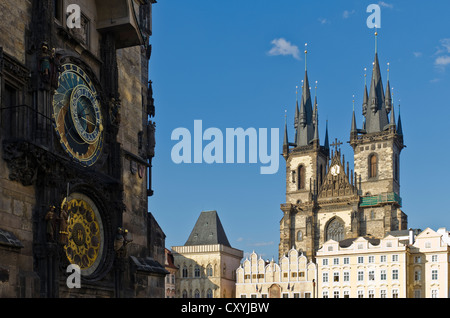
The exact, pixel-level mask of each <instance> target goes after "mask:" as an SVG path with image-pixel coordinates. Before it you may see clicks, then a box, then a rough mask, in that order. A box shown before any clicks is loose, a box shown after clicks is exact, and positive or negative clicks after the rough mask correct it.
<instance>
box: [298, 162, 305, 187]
mask: <svg viewBox="0 0 450 318" xmlns="http://www.w3.org/2000/svg"><path fill="white" fill-rule="evenodd" d="M305 178H306V176H305V166H303V165H301V166H299V167H298V171H297V179H298V184H297V186H298V190H304V189H305Z"/></svg>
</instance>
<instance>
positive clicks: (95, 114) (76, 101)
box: [53, 63, 103, 166]
mask: <svg viewBox="0 0 450 318" xmlns="http://www.w3.org/2000/svg"><path fill="white" fill-rule="evenodd" d="M53 118H54V122H55V129H56V133H57V135H58V137H59V140H60V142H61V146H62V147H63V148H64V150H65V151H66V152H67V153H68V154H69V156H70V157H72V158H73V159H74V160H75V161H77V162H79V163H80V164H82V165H83V166H92V165H93V164H94V163H95V162H96V161H97V159H98V158H99V156H100V154H101V150H102V147H103V119H102V114H101V109H100V104H99V102H98V96H97V90H96V89H95V87H94V84H93V83H92V81H91V79H90V78H89V77H88V75H87V74H86V72H85V71H84V70H83V69H82V68H80V67H79V66H77V65H74V64H70V63H67V64H63V65H62V66H61V73H60V76H59V79H58V88H57V89H56V92H55V94H54V96H53Z"/></svg>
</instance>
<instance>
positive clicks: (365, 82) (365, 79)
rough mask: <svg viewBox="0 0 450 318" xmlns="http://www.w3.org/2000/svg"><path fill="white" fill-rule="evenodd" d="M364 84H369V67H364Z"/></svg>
mask: <svg viewBox="0 0 450 318" xmlns="http://www.w3.org/2000/svg"><path fill="white" fill-rule="evenodd" d="M364 84H365V85H366V86H367V67H365V68H364Z"/></svg>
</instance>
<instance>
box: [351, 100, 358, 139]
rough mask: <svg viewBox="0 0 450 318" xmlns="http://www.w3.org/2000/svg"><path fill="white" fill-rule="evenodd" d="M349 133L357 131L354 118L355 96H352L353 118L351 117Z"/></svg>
mask: <svg viewBox="0 0 450 318" xmlns="http://www.w3.org/2000/svg"><path fill="white" fill-rule="evenodd" d="M350 132H351V133H357V132H358V129H357V128H356V116H355V95H353V116H352V130H351V131H350Z"/></svg>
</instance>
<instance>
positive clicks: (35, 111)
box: [0, 0, 165, 297]
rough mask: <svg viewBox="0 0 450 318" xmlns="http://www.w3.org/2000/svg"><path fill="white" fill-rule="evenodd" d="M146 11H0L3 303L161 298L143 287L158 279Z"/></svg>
mask: <svg viewBox="0 0 450 318" xmlns="http://www.w3.org/2000/svg"><path fill="white" fill-rule="evenodd" d="M155 2H156V1H154V0H113V1H111V0H108V1H103V0H96V1H88V0H78V1H76V0H74V1H66V0H35V1H31V2H29V1H19V2H16V1H10V0H5V1H2V2H1V4H0V10H1V12H3V13H5V14H4V16H3V17H4V19H3V20H2V22H0V92H1V94H0V102H1V117H0V118H1V135H0V140H1V147H0V148H1V149H0V153H1V160H0V219H1V220H2V222H0V223H1V224H0V277H1V281H2V284H3V286H4V287H3V288H2V289H1V291H0V297H157V296H163V295H164V291H163V289H162V288H159V289H158V288H151V287H150V286H162V285H163V284H161V282H163V279H164V276H165V271H164V269H163V267H162V266H160V264H163V260H164V233H163V232H162V230H161V229H160V228H159V226H157V223H156V222H155V220H154V218H153V217H152V216H151V214H150V213H148V196H151V195H152V193H153V191H152V189H151V182H150V180H151V161H152V158H153V156H154V146H155V142H154V130H155V124H154V123H153V121H152V117H153V116H154V114H155V109H154V104H153V97H152V87H151V81H149V78H148V73H149V72H148V71H149V59H150V55H151V46H150V44H149V38H150V36H151V34H152V30H151V12H152V5H153V3H155ZM78 9H79V10H78ZM72 17H73V18H74V19H76V20H70V19H72ZM73 21H79V22H80V23H79V25H78V26H75V27H72V26H73V25H72V24H73V23H72V22H73ZM151 229H152V230H151ZM155 251H156V252H155ZM71 264H75V265H77V266H78V268H79V269H80V274H81V288H76V289H71V288H69V287H68V285H67V283H66V282H67V281H66V280H67V276H68V275H69V274H70V273H68V272H67V268H68V265H71ZM149 264H152V266H148V265H149ZM149 268H153V270H149ZM154 280H158V282H153V281H154Z"/></svg>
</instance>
